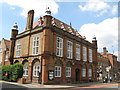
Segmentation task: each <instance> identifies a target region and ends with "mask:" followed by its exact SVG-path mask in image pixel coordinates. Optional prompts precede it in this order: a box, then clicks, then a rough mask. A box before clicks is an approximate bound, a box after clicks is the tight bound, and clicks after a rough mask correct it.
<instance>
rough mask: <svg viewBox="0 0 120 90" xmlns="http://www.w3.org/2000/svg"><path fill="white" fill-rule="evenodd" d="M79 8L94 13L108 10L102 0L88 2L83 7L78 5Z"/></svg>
mask: <svg viewBox="0 0 120 90" xmlns="http://www.w3.org/2000/svg"><path fill="white" fill-rule="evenodd" d="M79 8H80V9H81V10H82V11H94V12H96V11H99V10H103V9H107V8H109V5H108V4H107V3H105V2H104V1H102V0H89V1H88V2H87V3H86V5H84V6H81V5H79Z"/></svg>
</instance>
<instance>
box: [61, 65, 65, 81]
mask: <svg viewBox="0 0 120 90" xmlns="http://www.w3.org/2000/svg"><path fill="white" fill-rule="evenodd" d="M61 76H62V83H65V81H66V80H65V79H66V67H65V66H63V67H62V72H61Z"/></svg>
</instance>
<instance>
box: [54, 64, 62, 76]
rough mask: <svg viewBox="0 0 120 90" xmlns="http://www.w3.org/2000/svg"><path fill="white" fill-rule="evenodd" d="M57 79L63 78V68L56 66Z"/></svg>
mask: <svg viewBox="0 0 120 90" xmlns="http://www.w3.org/2000/svg"><path fill="white" fill-rule="evenodd" d="M55 77H61V67H60V66H55Z"/></svg>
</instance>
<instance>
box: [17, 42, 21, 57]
mask: <svg viewBox="0 0 120 90" xmlns="http://www.w3.org/2000/svg"><path fill="white" fill-rule="evenodd" d="M20 51H21V41H20V40H18V41H17V45H16V56H18V57H19V56H20Z"/></svg>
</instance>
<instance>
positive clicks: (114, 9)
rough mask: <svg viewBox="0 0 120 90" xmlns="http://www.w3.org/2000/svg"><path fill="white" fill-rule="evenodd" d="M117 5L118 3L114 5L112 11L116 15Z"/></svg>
mask: <svg viewBox="0 0 120 90" xmlns="http://www.w3.org/2000/svg"><path fill="white" fill-rule="evenodd" d="M117 8H118V7H117V6H116V5H114V6H113V7H112V11H111V14H112V15H115V14H116V13H117Z"/></svg>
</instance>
